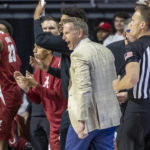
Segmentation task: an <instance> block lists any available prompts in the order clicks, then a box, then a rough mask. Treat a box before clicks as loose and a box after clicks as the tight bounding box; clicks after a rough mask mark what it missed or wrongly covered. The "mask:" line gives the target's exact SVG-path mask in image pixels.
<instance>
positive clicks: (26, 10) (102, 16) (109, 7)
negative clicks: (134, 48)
mask: <svg viewBox="0 0 150 150" xmlns="http://www.w3.org/2000/svg"><path fill="white" fill-rule="evenodd" d="M46 2H47V7H46V14H47V15H50V16H53V17H56V18H58V19H59V18H60V15H61V14H60V12H61V8H63V7H69V6H78V7H80V8H83V9H84V10H85V12H86V13H87V16H88V25H89V33H90V38H91V39H92V40H94V34H95V29H96V26H97V24H98V23H99V22H100V21H109V22H110V23H112V24H113V22H112V18H113V15H114V13H115V12H117V11H127V12H128V13H129V14H130V15H132V13H133V11H134V7H135V2H136V0H67V1H63V0H46ZM37 3H38V0H0V19H5V20H7V21H9V22H10V23H11V24H12V26H13V28H14V34H13V38H14V40H15V42H16V45H17V49H18V54H19V56H20V58H21V60H22V69H21V72H22V73H25V70H26V69H27V70H29V71H30V72H32V69H31V67H30V66H29V64H28V62H29V56H30V55H32V50H33V44H34V37H33V13H34V9H35V7H36V4H37Z"/></svg>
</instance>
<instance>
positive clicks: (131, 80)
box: [113, 62, 140, 93]
mask: <svg viewBox="0 0 150 150" xmlns="http://www.w3.org/2000/svg"><path fill="white" fill-rule="evenodd" d="M125 70H126V74H125V76H124V77H123V78H122V79H121V80H120V76H119V77H118V79H116V80H114V81H113V88H114V91H115V92H116V93H118V92H119V91H120V90H124V89H130V88H132V87H134V86H135V85H136V83H137V82H138V81H139V72H140V65H139V63H138V62H130V63H128V64H127V65H126V68H125Z"/></svg>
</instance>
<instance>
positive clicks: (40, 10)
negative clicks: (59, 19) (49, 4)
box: [34, 0, 46, 20]
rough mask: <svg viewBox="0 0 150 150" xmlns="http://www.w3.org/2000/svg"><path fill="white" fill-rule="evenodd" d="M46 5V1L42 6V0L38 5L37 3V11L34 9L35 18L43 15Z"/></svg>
mask: <svg viewBox="0 0 150 150" xmlns="http://www.w3.org/2000/svg"><path fill="white" fill-rule="evenodd" d="M45 7H46V2H45V3H44V5H43V6H42V5H41V0H40V1H39V3H38V5H37V6H36V8H35V11H34V20H36V19H39V18H40V16H41V15H42V13H43V11H44V9H45Z"/></svg>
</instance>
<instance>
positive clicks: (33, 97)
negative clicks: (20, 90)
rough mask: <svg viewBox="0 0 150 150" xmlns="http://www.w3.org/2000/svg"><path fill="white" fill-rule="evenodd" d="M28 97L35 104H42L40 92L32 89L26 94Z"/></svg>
mask: <svg viewBox="0 0 150 150" xmlns="http://www.w3.org/2000/svg"><path fill="white" fill-rule="evenodd" d="M26 95H27V97H28V98H29V99H30V100H31V101H32V102H34V103H36V104H40V103H41V98H40V95H39V93H38V92H36V91H35V90H33V89H30V90H29V92H28V93H26Z"/></svg>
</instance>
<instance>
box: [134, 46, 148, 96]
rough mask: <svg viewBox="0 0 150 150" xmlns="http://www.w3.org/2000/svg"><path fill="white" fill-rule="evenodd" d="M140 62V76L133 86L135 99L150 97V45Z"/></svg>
mask: <svg viewBox="0 0 150 150" xmlns="http://www.w3.org/2000/svg"><path fill="white" fill-rule="evenodd" d="M139 63H140V78H139V82H138V83H137V85H136V86H135V87H134V88H133V96H134V98H135V99H141V98H142V99H147V98H150V47H147V49H146V51H145V52H144V54H143V58H142V59H141V60H140V62H139Z"/></svg>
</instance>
